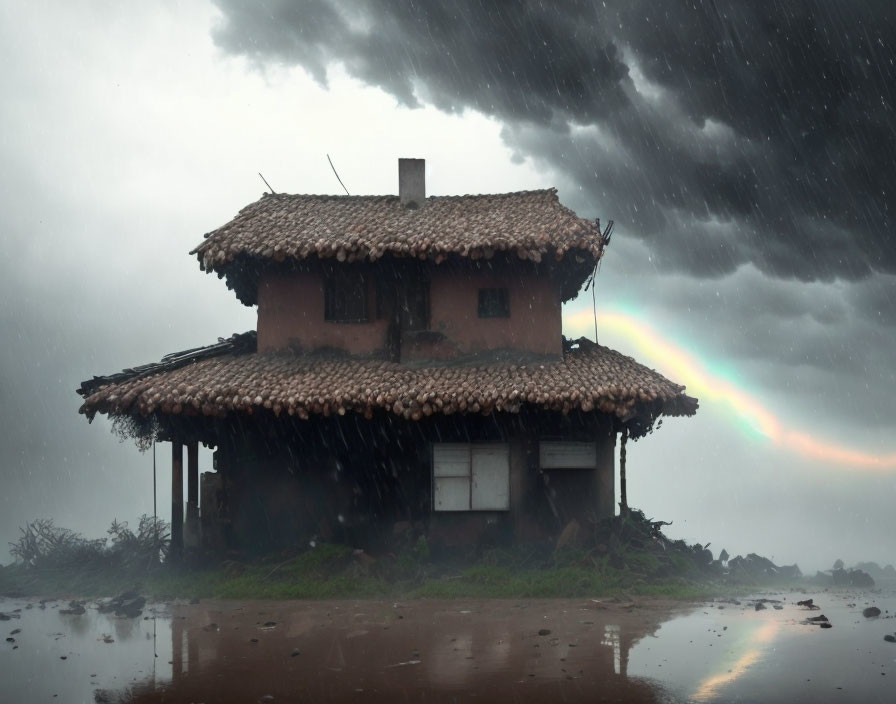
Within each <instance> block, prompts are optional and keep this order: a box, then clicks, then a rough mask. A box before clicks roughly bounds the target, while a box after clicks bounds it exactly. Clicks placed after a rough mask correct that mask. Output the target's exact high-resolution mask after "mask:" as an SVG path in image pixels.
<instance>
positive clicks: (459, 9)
mask: <svg viewBox="0 0 896 704" xmlns="http://www.w3.org/2000/svg"><path fill="white" fill-rule="evenodd" d="M561 6H562V7H561ZM0 19H2V21H0V89H2V94H3V96H4V99H3V100H2V101H0V165H2V168H0V246H2V250H3V253H4V256H3V257H2V259H0V294H2V296H0V326H2V327H0V330H2V334H3V343H4V344H3V345H2V346H0V462H2V475H0V476H2V486H3V492H2V497H0V541H2V543H3V544H4V545H3V546H2V547H5V542H6V541H7V540H10V539H13V538H14V537H15V534H16V530H17V526H19V525H21V524H22V523H23V522H24V521H25V520H28V519H30V518H33V517H39V516H53V517H56V518H57V520H58V522H59V523H61V524H64V525H69V526H71V527H73V528H76V529H79V530H83V531H85V532H86V533H88V534H90V535H99V534H100V533H101V532H102V531H103V530H104V529H105V527H106V526H108V524H109V522H111V519H112V518H113V517H118V518H124V519H130V520H133V519H134V518H135V517H136V516H137V515H138V514H139V513H142V512H145V511H149V512H151V511H152V493H151V492H152V458H151V456H150V455H141V454H139V453H138V451H137V450H136V449H135V448H134V447H133V446H132V445H130V444H119V442H118V440H117V439H116V438H115V437H114V436H113V435H112V434H110V432H109V425H108V423H107V422H105V421H104V420H98V421H96V422H94V423H93V424H92V425H88V424H87V423H86V421H85V420H84V418H83V417H81V416H78V414H77V408H78V405H79V401H80V399H79V397H77V396H76V395H75V393H74V389H75V388H76V387H77V386H78V383H79V382H80V381H81V380H82V379H85V378H88V377H90V376H91V375H92V374H104V373H110V372H113V371H117V370H119V369H121V368H122V367H125V366H129V365H132V364H138V363H142V362H147V361H154V360H157V359H158V358H159V357H161V356H162V355H163V354H165V353H167V352H171V351H174V350H179V349H184V348H187V347H192V346H195V345H199V344H207V343H210V342H213V341H214V340H215V339H216V338H217V337H218V336H226V335H230V334H231V333H233V332H237V331H242V330H246V329H250V328H252V327H254V324H255V320H254V311H252V310H251V309H248V308H245V307H243V306H241V305H240V304H239V303H238V302H237V301H236V299H235V297H233V295H232V294H230V292H228V291H227V290H226V288H225V286H224V285H223V283H222V282H220V281H218V280H217V279H216V278H215V277H213V276H208V275H205V274H203V273H201V272H200V271H199V269H198V264H197V263H196V261H195V259H193V258H191V257H190V256H189V255H188V251H189V250H190V249H191V248H192V247H193V246H194V245H195V244H197V243H198V242H199V241H200V240H201V236H202V234H203V233H204V232H207V231H209V230H211V229H213V228H215V227H217V226H219V225H221V224H223V223H224V222H226V221H227V220H228V219H230V218H231V217H232V216H233V215H234V214H235V213H236V212H237V210H239V209H240V208H241V207H242V206H244V205H246V204H247V203H249V202H251V201H254V200H255V199H257V198H258V196H259V195H260V193H261V192H262V190H264V184H263V183H262V182H261V180H260V179H259V178H258V176H257V172H258V171H261V172H262V173H263V174H264V175H265V177H266V178H267V179H268V181H270V182H271V184H272V186H273V187H274V188H275V189H276V190H278V191H284V192H292V193H339V192H341V189H340V187H339V184H338V182H337V181H336V180H335V177H334V176H333V174H332V172H331V171H330V166H329V164H328V163H327V160H326V154H327V153H329V154H330V155H331V156H332V157H333V160H334V162H335V163H336V165H337V168H338V169H339V172H340V176H341V177H342V179H343V181H345V183H346V186H347V187H348V188H349V189H350V191H351V192H352V193H353V194H362V193H394V192H396V190H397V174H396V171H397V167H396V159H397V157H399V156H414V157H424V158H426V159H427V188H428V191H429V192H430V193H431V194H458V193H476V192H504V191H513V190H520V189H528V188H543V187H547V186H552V185H554V186H557V187H558V188H559V190H560V198H561V200H562V201H563V202H564V203H565V204H566V205H568V206H570V207H571V208H573V209H574V210H576V212H578V213H579V214H580V215H581V216H584V217H592V218H593V217H600V218H602V220H603V221H606V220H608V219H613V220H614V221H615V223H616V229H615V231H614V235H613V241H612V243H611V245H610V248H609V251H608V253H607V255H606V257H605V260H604V262H603V265H602V269H601V273H600V276H599V279H598V286H597V305H598V309H599V310H624V311H629V312H630V313H632V312H633V313H632V314H635V315H636V316H637V318H638V319H639V320H641V321H643V322H645V323H646V324H649V325H650V326H651V327H652V328H653V329H654V330H656V331H657V332H658V333H659V334H661V335H662V336H663V337H664V338H666V339H669V340H671V341H674V342H675V343H676V344H678V345H680V346H682V347H683V348H686V349H688V350H689V351H690V352H691V353H693V354H694V355H696V356H698V357H699V359H701V360H702V361H704V362H705V363H706V365H707V366H708V367H711V368H713V369H716V370H720V371H719V373H720V374H722V375H723V376H724V377H725V378H727V379H731V380H733V381H734V383H736V384H737V385H738V388H741V389H744V390H746V391H747V392H749V394H750V395H751V396H752V397H753V398H755V399H757V400H758V401H759V402H761V403H762V404H763V406H764V407H765V408H766V409H768V411H769V412H770V413H772V414H773V415H774V416H775V417H776V418H777V419H778V420H779V421H780V422H781V423H782V424H784V425H786V426H787V427H790V428H793V429H794V430H796V431H799V432H803V433H808V434H812V435H813V436H814V437H817V438H819V439H822V440H824V441H826V442H828V443H830V444H835V445H838V446H846V447H850V448H854V449H858V450H861V451H862V452H865V453H869V454H878V455H885V454H889V455H892V454H893V453H894V452H896V439H894V437H893V433H892V430H891V429H892V428H893V415H894V410H896V403H894V401H893V398H894V393H896V378H894V372H893V366H892V363H891V357H892V356H893V354H894V352H896V243H894V239H893V237H892V234H893V229H894V212H893V211H894V207H896V200H894V195H893V194H894V192H896V170H894V168H893V164H894V163H896V116H894V113H893V110H894V105H896V87H894V86H896V49H894V43H896V24H894V12H893V10H892V9H891V8H890V3H888V2H883V1H880V2H872V1H869V2H862V3H847V2H823V1H819V2H811V3H810V2H791V3H765V2H760V3H742V2H725V1H723V0H715V1H712V0H705V1H703V2H701V1H700V0H691V1H689V2H675V1H671V0H670V1H668V2H663V3H654V2H637V1H633V0H626V1H624V2H622V1H620V2H612V1H609V0H608V1H607V2H598V3H590V2H589V3H572V2H570V3H538V2H502V3H479V2H470V3H467V2H445V3H417V4H412V3H393V2H386V1H375V0H373V1H368V2H357V3H350V2H335V1H334V2H327V1H326V0H310V1H309V2H303V3H292V2H286V1H285V0H279V1H275V0H268V1H267V2H264V3H262V4H261V5H259V4H257V3H244V2H229V1H224V0H219V1H218V2H215V3H213V4H203V3H196V4H190V5H182V4H179V3H175V2H166V3H161V4H153V5H151V6H150V5H147V6H145V7H141V8H133V7H132V8H129V9H127V10H124V9H121V8H119V7H118V6H117V5H116V4H94V3H78V2H73V3H65V4H64V5H62V6H60V5H58V4H43V3H32V2H29V3H24V2H21V3H17V2H13V3H6V4H4V6H3V8H2V9H0ZM590 307H591V295H590V293H589V294H588V295H587V296H581V297H580V298H579V300H577V301H575V302H573V303H572V304H570V305H569V306H568V307H567V311H566V314H567V321H568V322H567V325H566V331H567V334H571V335H576V336H577V335H580V334H588V335H589V336H590V335H593V329H592V328H589V327H588V326H582V325H581V324H580V323H578V322H573V321H580V320H581V319H582V318H581V316H579V317H576V314H577V313H579V312H580V311H582V310H585V309H588V310H590ZM599 332H600V331H599ZM599 336H600V340H601V342H602V343H606V344H610V345H612V346H614V347H616V348H618V349H621V350H623V351H625V352H626V353H629V354H635V355H636V356H637V352H636V350H635V349H634V348H633V347H632V346H631V341H630V340H627V339H626V337H625V336H624V335H615V336H614V335H613V331H607V333H606V334H603V333H601V334H600V335H599ZM655 365H656V363H652V366H655ZM701 400H702V407H701V411H700V412H699V413H698V415H697V416H696V417H694V418H691V419H683V420H670V421H667V422H666V423H665V424H664V426H663V427H662V428H661V429H660V430H659V431H658V432H656V433H654V434H653V435H651V436H649V437H647V438H645V439H644V440H642V441H640V442H638V443H637V444H635V445H634V446H633V447H632V448H631V451H630V453H629V458H630V461H629V468H630V471H629V495H630V501H631V503H632V504H634V505H635V506H640V507H642V508H644V509H645V511H646V512H647V513H648V515H650V516H654V517H657V518H662V519H664V520H671V521H673V525H672V526H671V527H670V528H669V529H667V530H668V531H669V532H670V533H671V534H672V535H674V536H675V537H685V538H688V539H690V540H697V541H700V542H706V541H709V540H711V541H712V543H713V547H714V548H716V549H720V548H721V547H726V548H727V549H728V551H729V552H731V553H732V554H736V553H738V552H740V553H744V552H748V551H756V552H760V553H762V554H765V555H767V556H770V557H773V558H774V559H775V560H777V561H779V562H782V563H783V562H798V563H799V564H800V565H801V566H802V567H803V568H804V569H814V568H822V567H826V566H829V565H830V563H832V562H833V560H834V559H835V558H837V557H843V558H844V559H846V560H847V561H850V560H863V559H874V560H878V561H880V562H896V545H894V544H893V542H892V540H891V539H890V536H891V535H892V534H893V533H894V531H896V512H894V510H893V499H894V496H896V471H894V470H892V469H890V470H889V471H877V472H869V471H867V470H861V469H859V468H856V467H850V466H847V465H843V464H830V463H824V462H819V461H815V460H810V459H807V458H804V457H802V456H800V455H799V454H798V453H793V452H790V451H787V450H786V449H785V448H782V447H779V446H776V445H775V443H772V442H769V441H768V440H767V439H764V438H759V437H756V435H755V433H753V434H751V433H747V432H744V431H743V429H742V428H741V427H739V426H740V424H739V420H738V418H736V417H735V415H734V414H732V413H731V412H730V411H728V410H726V408H725V407H724V404H720V403H715V402H714V401H713V399H701ZM159 457H160V469H161V472H160V480H161V482H160V486H161V489H162V490H161V491H160V493H159V502H160V506H161V507H163V514H164V513H166V512H167V511H168V506H169V503H168V502H169V500H168V493H167V487H165V479H166V478H167V470H168V466H167V462H168V460H169V451H168V448H167V447H160V455H159ZM209 461H210V460H209V456H208V455H203V462H204V463H205V464H206V465H207V464H208V462H209ZM204 468H207V466H206V467H204ZM2 547H0V561H3V560H4V559H5V557H4V556H5V552H4V551H3V549H2Z"/></svg>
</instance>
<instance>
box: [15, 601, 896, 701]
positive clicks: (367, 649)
mask: <svg viewBox="0 0 896 704" xmlns="http://www.w3.org/2000/svg"><path fill="white" fill-rule="evenodd" d="M808 597H813V598H814V603H815V605H816V606H818V607H820V608H819V609H809V608H807V607H806V606H798V605H797V604H796V602H797V601H799V600H803V599H806V598H808ZM761 598H763V599H766V600H769V601H763V602H757V601H756V600H755V599H741V600H740V603H734V602H733V601H729V602H723V601H715V602H706V603H700V604H682V603H676V602H666V601H656V600H635V601H624V600H623V601H618V600H613V601H610V600H607V601H597V600H591V599H575V600H518V601H510V600H496V601H483V600H469V601H450V602H449V601H427V600H420V601H408V602H397V603H396V602H382V601H327V602H263V601H254V602H253V601H249V602H220V601H215V602H212V601H209V602H202V603H199V604H150V605H148V606H147V607H146V608H145V609H144V611H143V613H142V615H141V616H139V617H136V618H126V617H118V616H115V615H113V614H102V613H98V612H97V610H95V609H94V608H91V605H90V604H87V610H86V612H85V613H84V614H63V613H60V612H61V611H63V610H65V609H66V607H67V606H68V603H67V601H53V602H47V603H44V604H41V603H39V602H38V601H36V600H0V613H2V614H3V616H0V619H3V620H0V635H2V637H3V638H4V639H5V642H3V643H0V692H2V697H0V698H2V700H3V701H4V702H5V701H9V702H19V701H21V702H26V701H27V702H41V701H48V702H54V701H55V702H94V701H101V702H259V701H260V702H289V701H313V702H318V701H320V702H324V701H384V702H385V701H388V702H405V701H407V702H412V701H428V702H430V701H510V702H536V701H550V702H564V701H566V702H577V701H626V702H632V701H634V702H653V701H656V702H677V701H731V702H734V701H750V702H753V701H769V702H794V701H821V702H826V701H830V702H851V701H870V702H876V701H882V702H883V701H892V698H891V697H892V693H893V691H894V690H896V682H893V681H892V680H893V678H896V667H894V665H896V643H894V642H889V641H887V640H885V639H884V637H885V636H887V635H893V634H896V618H893V615H894V613H896V598H894V595H893V593H872V592H858V591H857V592H838V593H825V592H818V593H814V594H791V593H785V594H764V595H762V597H761ZM757 603H759V604H760V608H759V609H758V610H757V607H756V604H757ZM870 605H876V606H877V607H878V608H880V610H881V613H880V615H878V616H874V617H871V618H867V617H865V616H863V614H862V611H863V609H865V608H866V607H868V606H870ZM820 616H824V617H825V618H826V619H827V620H826V621H824V620H821V619H820V618H819V617H820ZM5 617H8V620H5ZM810 618H812V619H816V620H814V621H808V619H810ZM821 624H829V625H830V626H831V627H829V628H823V627H822V625H821ZM894 639H896V638H894Z"/></svg>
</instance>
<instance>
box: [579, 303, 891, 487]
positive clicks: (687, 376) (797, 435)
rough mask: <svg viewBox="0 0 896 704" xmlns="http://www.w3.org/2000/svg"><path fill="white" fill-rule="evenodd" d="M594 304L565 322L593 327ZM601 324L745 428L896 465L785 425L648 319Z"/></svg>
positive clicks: (612, 316)
mask: <svg viewBox="0 0 896 704" xmlns="http://www.w3.org/2000/svg"><path fill="white" fill-rule="evenodd" d="M593 316H594V314H593V313H592V311H590V310H583V311H579V312H577V313H571V314H567V315H564V318H563V322H564V324H565V325H568V326H570V327H572V328H574V329H576V330H588V329H589V328H591V326H592V325H593V323H594V317H593ZM597 324H598V329H599V330H600V329H610V330H612V331H614V332H616V333H619V334H621V335H623V336H624V337H625V338H626V339H628V340H629V341H630V342H631V343H633V344H634V346H635V347H636V348H637V349H638V352H639V356H641V357H642V358H646V359H648V360H650V361H651V362H652V363H653V364H655V365H656V366H657V367H659V368H660V370H661V371H662V372H663V373H664V374H666V375H668V376H669V377H670V378H671V379H672V381H674V382H676V383H679V384H684V385H685V386H686V387H687V392H688V394H690V395H693V396H697V397H698V398H699V399H700V403H701V404H702V405H704V406H705V405H708V404H713V405H716V406H717V407H721V408H726V407H727V408H728V409H729V410H730V411H731V412H732V415H733V417H734V418H735V420H736V421H737V423H738V425H739V426H740V428H741V430H743V431H745V432H748V433H750V434H754V435H755V434H759V435H762V436H764V437H767V438H768V439H770V440H771V441H772V442H774V443H775V444H777V445H780V446H782V447H784V448H786V449H787V450H789V451H791V452H794V453H797V454H799V455H802V456H804V457H808V458H811V459H814V460H818V461H821V462H828V463H832V464H839V465H844V466H850V467H856V468H863V469H871V470H875V469H876V470H893V469H896V453H893V454H889V455H873V454H869V453H867V452H863V451H861V450H856V449H853V448H849V447H846V446H843V445H838V444H836V443H832V442H829V441H826V440H822V439H819V438H817V437H814V436H812V435H811V434H809V433H805V432H801V431H798V430H794V429H791V428H788V427H785V425H784V424H783V423H782V422H781V421H780V420H779V419H778V418H777V417H776V416H775V415H774V414H773V413H772V412H771V411H769V410H768V409H767V408H765V407H764V406H763V405H762V403H761V402H760V401H759V400H758V399H757V398H755V397H754V396H752V395H750V394H749V393H748V392H746V391H745V390H743V389H742V388H740V387H739V386H738V385H737V384H736V383H735V382H734V381H732V380H731V379H729V378H726V376H728V375H727V374H725V373H724V372H722V371H721V370H713V369H711V368H710V366H709V365H708V364H707V363H706V362H704V361H703V360H702V359H700V358H699V357H698V356H697V355H695V354H692V353H690V352H688V351H686V350H684V349H683V348H681V347H680V346H678V345H676V344H675V343H673V342H670V341H669V340H666V339H664V338H663V337H662V336H661V335H660V334H659V333H658V332H657V331H656V330H654V329H653V328H652V327H650V326H649V325H648V324H647V323H646V322H644V321H643V320H641V319H639V318H637V317H636V316H634V315H631V314H626V313H621V312H605V313H598V314H597Z"/></svg>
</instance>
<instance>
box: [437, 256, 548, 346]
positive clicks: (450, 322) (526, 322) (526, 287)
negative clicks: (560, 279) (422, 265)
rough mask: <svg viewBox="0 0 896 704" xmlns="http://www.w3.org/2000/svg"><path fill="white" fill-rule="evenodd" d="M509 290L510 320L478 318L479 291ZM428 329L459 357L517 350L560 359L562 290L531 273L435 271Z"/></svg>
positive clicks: (544, 278) (546, 279)
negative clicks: (497, 350)
mask: <svg viewBox="0 0 896 704" xmlns="http://www.w3.org/2000/svg"><path fill="white" fill-rule="evenodd" d="M482 288H507V290H508V296H509V301H510V317H509V318H480V317H479V313H478V306H479V289H482ZM430 301H431V303H430V326H429V327H430V330H432V331H434V332H438V333H441V334H442V335H444V336H445V338H446V341H447V342H448V343H449V344H450V345H451V346H452V348H453V349H455V350H456V351H457V354H459V355H465V354H471V353H475V352H478V351H481V350H496V349H504V348H510V349H516V350H525V351H527V352H532V353H534V354H538V355H554V356H557V357H559V356H561V354H562V343H561V334H562V332H561V319H560V314H561V311H560V287H559V285H558V284H557V283H556V282H554V281H551V280H550V279H548V278H546V277H544V276H541V277H539V276H536V275H535V273H534V272H508V273H506V274H501V273H491V272H487V271H470V272H466V273H464V274H456V273H452V272H450V271H440V270H439V269H438V268H436V269H435V270H433V272H432V274H431V278H430Z"/></svg>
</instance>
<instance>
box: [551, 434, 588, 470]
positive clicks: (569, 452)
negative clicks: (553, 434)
mask: <svg viewBox="0 0 896 704" xmlns="http://www.w3.org/2000/svg"><path fill="white" fill-rule="evenodd" d="M539 446H540V452H539V455H540V461H541V468H542V469H594V468H595V467H597V443H595V442H552V441H547V440H542V441H541V442H540V443H539Z"/></svg>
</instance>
